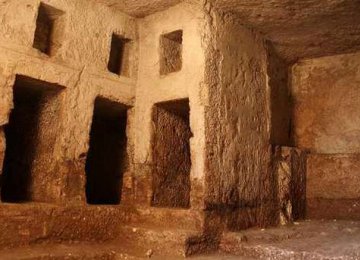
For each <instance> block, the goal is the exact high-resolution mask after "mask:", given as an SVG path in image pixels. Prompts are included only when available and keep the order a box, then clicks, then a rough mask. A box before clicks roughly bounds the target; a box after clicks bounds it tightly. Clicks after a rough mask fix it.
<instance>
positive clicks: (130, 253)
mask: <svg viewBox="0 0 360 260" xmlns="http://www.w3.org/2000/svg"><path fill="white" fill-rule="evenodd" d="M359 231H360V222H359V221H357V222H355V221H336V220H332V221H310V220H309V221H304V222H296V224H295V225H289V226H284V227H280V228H271V229H249V230H246V231H243V232H237V233H227V234H225V235H224V237H223V239H222V241H221V245H220V251H219V252H218V253H213V254H209V255H206V256H195V257H192V259H196V260H201V259H204V260H206V259H209V260H212V259H226V260H227V259H242V260H247V259H249V260H250V259H354V260H355V259H360V232H359ZM150 250H151V248H148V247H146V246H145V245H144V244H136V245H135V244H131V243H128V242H126V241H124V240H121V239H119V240H116V241H112V242H107V243H103V244H101V243H100V244H99V243H96V244H94V243H90V242H89V243H78V242H72V243H66V244H50V245H49V244H47V245H45V244H43V245H42V244H38V245H34V246H31V247H23V248H18V249H6V250H2V251H0V259H4V260H6V259H9V260H10V259H11V260H13V259H14V260H15V259H32V260H34V259H144V258H149V257H148V255H151V257H150V258H151V259H181V258H182V257H181V256H172V255H168V254H166V255H163V254H162V253H163V251H157V250H151V251H150Z"/></svg>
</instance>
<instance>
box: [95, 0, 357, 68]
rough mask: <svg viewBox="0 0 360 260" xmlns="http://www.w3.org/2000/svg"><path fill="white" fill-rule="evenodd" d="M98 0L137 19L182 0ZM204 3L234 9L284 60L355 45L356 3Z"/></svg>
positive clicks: (288, 0) (217, 0)
mask: <svg viewBox="0 0 360 260" xmlns="http://www.w3.org/2000/svg"><path fill="white" fill-rule="evenodd" d="M97 1H98V2H102V3H105V4H107V5H108V6H111V7H115V8H118V9H119V10H122V11H124V12H126V13H128V14H130V15H133V16H137V17H143V16H146V15H149V14H152V13H154V12H156V11H159V10H164V9H166V8H168V7H169V6H172V5H175V4H177V3H179V2H182V1H181V0H152V1H149V0H125V1H124V0H97ZM185 2H189V0H185ZM193 2H202V1H201V0H194V1H193ZM205 2H206V3H211V4H213V5H214V6H215V7H217V8H220V9H222V10H225V11H230V12H234V13H236V14H237V16H238V17H239V18H240V19H241V22H242V24H243V25H244V26H246V27H249V28H253V29H255V30H257V31H260V32H261V33H262V34H264V35H265V37H266V38H267V39H269V40H270V41H272V42H274V46H275V49H276V51H277V52H278V53H279V54H280V56H281V57H283V58H284V59H285V60H286V61H288V62H295V61H296V60H298V59H302V58H310V57H321V56H327V55H333V54H339V53H344V52H353V51H356V50H359V49H360V47H359V45H360V26H359V24H360V17H359V15H358V14H359V12H360V4H359V2H358V1H356V0H349V1H342V0H334V1H321V0H297V1H292V0H271V1H264V0H208V1H205Z"/></svg>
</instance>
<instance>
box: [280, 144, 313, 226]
mask: <svg viewBox="0 0 360 260" xmlns="http://www.w3.org/2000/svg"><path fill="white" fill-rule="evenodd" d="M274 160H275V163H274V165H275V169H274V170H275V174H276V177H277V187H278V194H277V196H278V200H279V208H280V210H279V221H280V224H282V225H285V224H289V223H292V222H293V221H294V220H298V219H303V218H304V217H305V207H306V197H305V187H306V153H305V152H303V151H301V150H300V149H297V148H293V147H277V148H276V157H275V159H274Z"/></svg>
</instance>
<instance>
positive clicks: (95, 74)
mask: <svg viewBox="0 0 360 260" xmlns="http://www.w3.org/2000/svg"><path fill="white" fill-rule="evenodd" d="M79 10H81V12H79ZM39 12H40V13H39ZM0 19H1V20H2V21H3V23H2V26H1V28H0V36H1V37H0V52H1V55H0V129H2V130H3V129H4V127H5V125H6V124H8V122H9V115H10V113H11V111H12V109H13V108H14V105H16V104H14V102H13V98H14V97H13V87H14V85H15V79H16V78H17V77H20V76H25V77H27V78H29V79H32V80H40V81H41V82H44V83H45V84H48V85H59V86H62V91H61V98H60V101H59V102H60V103H61V104H60V106H59V107H60V109H59V111H58V112H56V113H58V116H57V119H56V122H57V124H59V127H58V128H52V127H51V126H50V125H51V124H50V125H48V123H50V122H47V121H44V124H41V125H40V128H41V131H40V139H42V140H40V141H39V144H41V141H44V142H45V143H46V144H45V143H44V146H43V147H40V149H45V147H46V149H48V150H47V152H46V153H47V156H46V157H47V159H49V158H51V160H50V161H47V163H46V172H47V173H46V174H45V175H46V176H43V175H42V177H41V178H39V179H38V180H40V181H39V182H38V181H36V182H34V183H33V184H34V185H36V186H37V187H44V188H45V189H46V190H43V191H42V192H41V193H39V195H37V196H36V199H34V201H41V202H65V203H69V202H71V201H80V202H82V203H83V202H84V201H85V161H86V157H87V152H88V148H89V134H90V127H91V120H92V116H93V109H94V100H95V98H96V97H99V96H100V97H104V98H107V99H109V100H111V101H114V102H118V103H121V104H124V105H126V106H128V107H132V106H133V105H134V97H135V83H136V77H137V59H138V51H137V46H138V29H137V22H136V20H135V19H134V18H131V17H129V16H127V15H125V14H123V13H121V12H118V11H115V10H113V9H111V8H109V7H106V6H105V5H102V4H97V3H94V2H93V1H85V0H80V1H78V0H76V1H75V0H71V1H68V0H44V1H42V2H41V7H40V1H38V0H25V1H16V0H6V1H2V2H1V3H0ZM39 19H40V21H39ZM48 20H49V21H51V24H52V29H51V28H50V29H49V28H47V27H44V26H43V25H44V24H45V22H44V21H48ZM41 24H43V25H41ZM39 26H43V27H39ZM49 30H51V32H52V33H46V32H48V31H49ZM114 33H115V34H118V35H121V36H123V37H125V38H127V39H130V40H131V42H132V50H131V51H132V53H131V58H130V61H129V64H131V65H130V68H129V69H128V70H129V73H128V75H127V77H125V76H122V75H120V76H119V75H117V74H115V73H111V72H110V71H108V61H109V59H110V48H111V40H112V35H113V34H114ZM37 34H40V36H39V35H38V36H36V35H37ZM47 34H48V35H50V36H49V37H50V38H49V39H48V44H49V46H50V47H51V48H52V49H51V51H49V52H47V51H45V49H44V48H43V47H41V46H40V45H39V43H38V42H37V41H42V38H45V39H46V37H48V36H46V35H47ZM36 37H38V38H36ZM34 42H36V44H34ZM49 109H50V110H49V111H48V112H49V113H53V112H54V111H53V109H51V108H49ZM132 118H133V110H132V109H130V110H129V111H128V129H127V135H128V139H129V144H128V149H129V153H130V154H133V152H131V150H132V149H133V145H132V144H133V138H132V132H133V131H131V125H132V123H131V122H132ZM55 130H56V136H57V139H56V142H55V143H53V144H51V145H50V143H48V142H46V141H45V140H44V139H43V138H42V135H43V134H44V135H46V134H47V133H48V132H49V131H55ZM1 132H2V131H1ZM42 133H43V134H42ZM0 139H1V140H0V144H1V145H0V159H1V156H2V150H3V146H4V138H3V135H2V134H1V137H0ZM36 171H37V170H35V172H34V175H38V174H37V172H36ZM38 171H41V172H44V169H41V167H40V168H39V169H38ZM53 173H56V174H53ZM124 175H125V176H129V175H131V167H129V170H128V171H127V172H126V173H124ZM39 176H40V175H39ZM39 176H38V177H39ZM50 179H51V182H50V181H49V180H50ZM131 189H132V187H130V188H129V189H126V191H127V192H129V193H132V190H131Z"/></svg>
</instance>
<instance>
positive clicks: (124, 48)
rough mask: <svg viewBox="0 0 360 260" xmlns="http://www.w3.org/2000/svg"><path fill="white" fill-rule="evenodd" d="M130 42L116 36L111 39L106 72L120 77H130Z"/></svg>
mask: <svg viewBox="0 0 360 260" xmlns="http://www.w3.org/2000/svg"><path fill="white" fill-rule="evenodd" d="M131 49H132V41H131V40H130V39H126V38H124V37H122V36H119V35H117V34H113V35H112V37H111V49H110V56H109V62H108V70H109V71H110V72H112V73H115V74H117V75H120V76H124V77H130V76H131V75H130V74H131V64H130V63H131V62H130V53H131Z"/></svg>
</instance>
